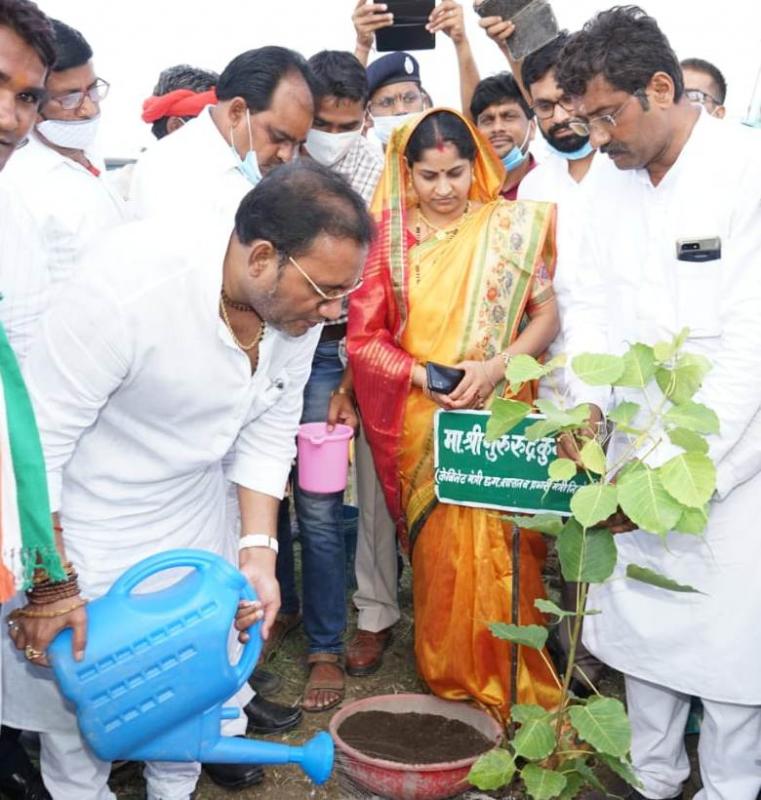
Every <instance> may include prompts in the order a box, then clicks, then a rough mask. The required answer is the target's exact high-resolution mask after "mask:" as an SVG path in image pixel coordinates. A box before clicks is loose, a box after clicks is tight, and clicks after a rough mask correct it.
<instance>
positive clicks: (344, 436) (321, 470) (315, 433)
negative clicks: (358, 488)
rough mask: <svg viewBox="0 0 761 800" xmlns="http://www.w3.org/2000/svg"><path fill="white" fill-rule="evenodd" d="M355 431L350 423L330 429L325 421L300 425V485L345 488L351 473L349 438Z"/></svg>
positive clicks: (334, 489)
mask: <svg viewBox="0 0 761 800" xmlns="http://www.w3.org/2000/svg"><path fill="white" fill-rule="evenodd" d="M352 436H354V431H353V430H352V429H351V428H350V427H349V426H348V425H336V426H335V427H334V428H333V430H332V431H329V430H328V425H327V423H326V422H306V423H304V424H303V425H300V426H299V433H298V437H297V443H298V451H299V486H300V487H301V488H302V489H303V490H304V491H306V492H319V493H320V494H329V493H331V492H342V491H343V490H344V489H345V488H346V482H347V480H348V477H349V440H350V439H351V438H352Z"/></svg>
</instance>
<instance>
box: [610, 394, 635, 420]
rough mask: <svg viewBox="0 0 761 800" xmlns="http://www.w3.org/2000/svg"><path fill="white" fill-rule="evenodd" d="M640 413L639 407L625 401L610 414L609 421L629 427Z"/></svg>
mask: <svg viewBox="0 0 761 800" xmlns="http://www.w3.org/2000/svg"><path fill="white" fill-rule="evenodd" d="M638 412H639V405H638V404H637V403H631V402H629V401H628V400H625V401H624V402H623V403H619V404H618V405H617V406H616V407H615V408H614V409H613V410H612V411H610V412H609V413H608V419H609V420H611V421H612V422H615V423H617V424H619V425H628V424H629V423H630V422H631V421H632V420H633V419H634V417H636V416H637V413H638Z"/></svg>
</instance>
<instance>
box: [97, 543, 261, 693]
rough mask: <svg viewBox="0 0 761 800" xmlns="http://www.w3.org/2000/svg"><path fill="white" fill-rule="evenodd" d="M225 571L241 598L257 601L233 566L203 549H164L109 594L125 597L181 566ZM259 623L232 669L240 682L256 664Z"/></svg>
mask: <svg viewBox="0 0 761 800" xmlns="http://www.w3.org/2000/svg"><path fill="white" fill-rule="evenodd" d="M220 562H222V565H221V566H222V567H223V568H227V569H229V570H231V571H232V572H234V573H235V574H236V575H237V576H238V577H239V578H240V581H241V589H240V594H241V599H244V600H256V599H257V597H256V593H255V592H254V590H253V589H252V588H251V584H249V582H248V581H247V580H246V579H245V578H244V577H243V575H241V573H240V572H238V570H236V569H235V567H234V566H233V565H232V564H228V563H227V562H225V561H224V559H222V558H221V557H220V556H218V555H215V554H214V553H208V552H206V551H204V550H191V549H190V548H185V549H178V550H167V551H166V552H164V553H157V554H156V555H155V556H152V557H151V558H146V559H145V560H144V561H141V562H140V563H139V564H135V566H134V567H132V568H131V569H128V570H127V571H126V572H125V573H124V575H122V576H121V578H119V579H118V580H117V581H116V583H115V584H114V585H113V586H112V587H111V590H110V593H112V594H117V595H121V596H122V597H126V596H127V595H128V594H129V593H130V592H131V591H132V590H133V589H134V588H135V587H136V586H138V585H139V584H141V583H142V582H143V581H144V580H146V579H147V578H150V577H151V576H152V575H155V574H156V573H157V572H163V571H164V570H166V569H177V568H182V567H194V568H195V569H197V570H199V572H204V571H206V570H208V569H210V568H211V567H212V566H216V567H217V568H219V567H220ZM261 625H262V623H261V622H257V623H256V625H254V626H252V628H251V629H250V631H249V633H250V634H251V636H250V638H249V640H248V642H246V644H245V645H244V646H243V653H242V654H241V657H240V660H239V661H238V663H237V665H236V666H235V672H236V674H237V675H238V678H239V679H240V680H241V685H242V682H243V681H245V680H247V679H248V676H249V675H250V674H251V672H252V671H253V669H254V666H255V665H256V662H257V660H258V658H259V653H260V651H261V637H260V636H258V635H257V631H258V630H259V629H260V628H261Z"/></svg>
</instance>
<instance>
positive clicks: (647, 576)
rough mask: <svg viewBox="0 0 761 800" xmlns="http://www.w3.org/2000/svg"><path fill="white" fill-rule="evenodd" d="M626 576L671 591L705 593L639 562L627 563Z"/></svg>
mask: <svg viewBox="0 0 761 800" xmlns="http://www.w3.org/2000/svg"><path fill="white" fill-rule="evenodd" d="M626 577H627V578H630V579H631V580H633V581H639V582H640V583H647V584H649V585H650V586H657V587H658V588H659V589H668V590H669V591H670V592H682V593H684V594H703V593H702V592H701V591H699V590H698V589H696V588H695V587H694V586H689V585H687V584H682V583H677V582H676V581H675V580H672V579H671V578H667V577H666V576H665V575H661V574H660V573H659V572H655V570H652V569H648V568H647V567H640V566H639V565H638V564H627V565H626Z"/></svg>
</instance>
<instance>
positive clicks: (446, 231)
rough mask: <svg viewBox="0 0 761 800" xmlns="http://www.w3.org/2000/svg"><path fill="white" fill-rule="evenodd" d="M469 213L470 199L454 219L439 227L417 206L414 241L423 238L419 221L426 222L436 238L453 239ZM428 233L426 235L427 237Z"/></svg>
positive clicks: (417, 272) (417, 265)
mask: <svg viewBox="0 0 761 800" xmlns="http://www.w3.org/2000/svg"><path fill="white" fill-rule="evenodd" d="M469 214H470V200H468V203H467V205H466V206H465V211H463V212H462V214H461V215H460V216H459V217H458V218H457V219H456V220H455V221H454V222H451V223H450V224H449V225H447V226H446V227H445V228H439V227H437V226H436V225H434V224H433V223H432V222H431V221H430V220H429V219H428V217H426V215H425V214H424V213H423V209H422V208H420V205H418V206H417V222H416V224H415V241H416V242H417V243H418V244H420V243H421V242H422V241H423V239H422V236H421V233H420V223H421V221H422V222H424V223H425V224H426V227H428V229H429V230H431V231H433V235H434V236H435V237H436V239H438V240H443V239H454V237H455V236H457V231H459V230H460V224H461V223H462V221H463V220H464V219H465V218H466V217H467V216H468V215H469ZM429 237H430V234H429V236H428V237H426V238H429ZM415 282H416V283H420V262H419V261H417V260H416V261H415Z"/></svg>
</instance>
